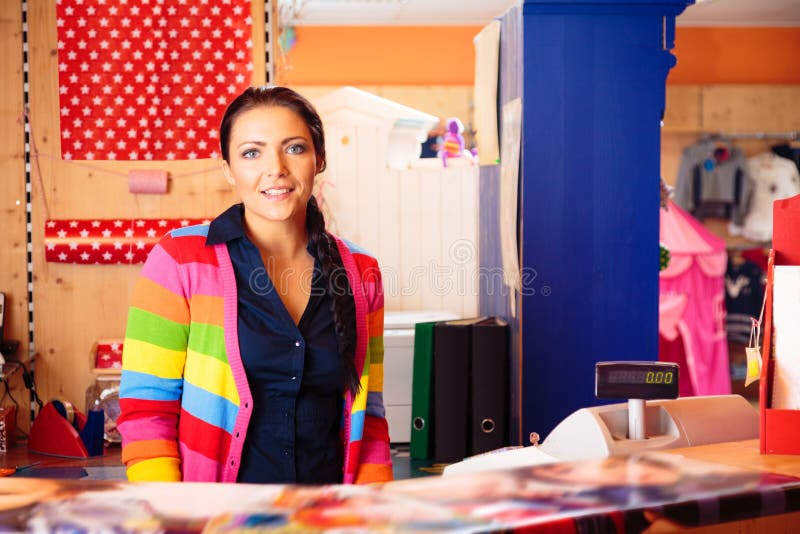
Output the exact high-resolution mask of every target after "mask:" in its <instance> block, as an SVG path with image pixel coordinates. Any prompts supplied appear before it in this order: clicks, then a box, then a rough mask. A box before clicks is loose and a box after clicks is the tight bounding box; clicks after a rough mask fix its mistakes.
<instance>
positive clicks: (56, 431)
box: [28, 402, 102, 458]
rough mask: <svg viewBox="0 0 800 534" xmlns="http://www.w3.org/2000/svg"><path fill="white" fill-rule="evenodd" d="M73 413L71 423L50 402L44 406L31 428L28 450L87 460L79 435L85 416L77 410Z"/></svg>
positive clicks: (87, 456)
mask: <svg viewBox="0 0 800 534" xmlns="http://www.w3.org/2000/svg"><path fill="white" fill-rule="evenodd" d="M74 413H75V420H74V423H72V422H70V421H69V420H68V419H67V418H66V417H65V416H64V415H62V414H61V413H59V411H58V410H57V409H56V407H55V406H54V404H53V403H52V402H48V403H47V404H45V405H44V407H43V408H42V409H41V410H40V411H39V415H38V416H36V420H35V421H34V422H33V425H32V426H31V433H30V436H29V437H28V449H29V450H30V451H31V452H37V453H39V454H49V455H51V456H63V457H66V458H89V456H90V454H89V452H88V451H87V450H86V445H85V444H84V443H83V440H82V439H81V436H80V434H79V432H80V430H83V427H84V426H85V425H86V416H85V415H83V413H81V412H79V411H78V410H75V412H74ZM100 455H102V453H101V454H100Z"/></svg>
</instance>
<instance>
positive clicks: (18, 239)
mask: <svg viewBox="0 0 800 534" xmlns="http://www.w3.org/2000/svg"><path fill="white" fill-rule="evenodd" d="M0 79H2V80H3V81H4V85H5V87H4V91H3V95H2V97H0V121H2V128H0V175H2V176H3V177H4V179H3V180H0V228H2V229H3V231H2V232H0V250H2V254H0V291H2V292H3V293H5V315H4V325H3V326H4V334H3V337H4V338H5V339H6V340H15V341H19V342H20V345H19V347H18V349H17V352H16V353H15V354H14V357H16V358H18V359H22V360H23V361H25V360H26V359H27V355H28V349H29V346H28V267H27V265H28V260H27V230H26V211H25V207H26V199H25V137H24V129H23V123H22V122H21V119H22V111H23V108H22V103H23V73H22V9H21V7H20V4H19V2H3V3H2V5H0ZM9 358H10V357H9ZM13 371H14V368H13V367H12V366H11V365H8V366H6V367H5V368H4V373H6V374H9V373H12V372H13ZM21 376H22V375H21V373H19V372H16V373H14V374H12V375H11V378H10V379H9V384H10V385H11V391H10V394H11V395H12V396H13V398H14V399H15V400H16V401H17V402H18V403H19V411H18V412H17V414H18V415H17V426H18V427H19V428H20V429H21V430H23V431H25V432H27V431H28V430H29V427H30V422H29V420H30V416H29V414H30V410H29V409H28V398H29V397H28V393H27V391H26V390H25V388H24V385H23V382H22V380H21ZM3 404H4V405H5V404H9V401H8V400H6V401H5V402H4V403H3Z"/></svg>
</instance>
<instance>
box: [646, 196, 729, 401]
mask: <svg viewBox="0 0 800 534" xmlns="http://www.w3.org/2000/svg"><path fill="white" fill-rule="evenodd" d="M660 238H661V242H662V243H663V244H664V245H666V247H667V248H668V249H669V251H670V255H671V260H670V262H669V266H668V267H667V268H666V269H664V270H663V271H661V273H660V275H659V278H660V280H659V325H658V333H659V336H658V337H659V360H661V361H667V362H676V363H678V364H680V366H681V376H680V378H681V379H680V395H681V396H682V397H683V396H690V395H722V394H727V393H730V392H731V380H730V369H729V360H728V343H727V339H726V335H725V286H724V279H725V269H726V267H727V262H728V255H727V252H726V250H725V242H724V241H723V240H722V239H720V238H719V237H717V236H715V235H714V234H712V233H711V232H709V231H708V230H707V229H706V228H705V227H704V226H703V225H702V224H701V223H700V222H699V221H697V220H696V219H695V218H694V217H692V216H691V215H689V214H688V213H686V212H685V211H684V210H682V209H681V208H680V207H678V206H677V205H675V204H674V203H673V202H672V201H670V202H669V209H668V210H664V209H662V210H661V236H660Z"/></svg>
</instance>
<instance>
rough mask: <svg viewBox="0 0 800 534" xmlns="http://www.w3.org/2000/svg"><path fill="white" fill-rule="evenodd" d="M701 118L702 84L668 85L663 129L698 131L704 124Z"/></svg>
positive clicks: (668, 130)
mask: <svg viewBox="0 0 800 534" xmlns="http://www.w3.org/2000/svg"><path fill="white" fill-rule="evenodd" d="M701 120H702V113H701V88H700V86H698V85H668V86H667V97H666V105H665V108H664V130H663V131H665V132H687V131H688V132H696V131H698V130H700V128H701V126H702V124H701Z"/></svg>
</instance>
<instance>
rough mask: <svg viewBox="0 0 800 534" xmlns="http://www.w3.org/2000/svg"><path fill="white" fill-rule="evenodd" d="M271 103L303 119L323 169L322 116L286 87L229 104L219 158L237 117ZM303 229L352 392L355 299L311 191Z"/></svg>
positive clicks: (225, 154) (249, 93)
mask: <svg viewBox="0 0 800 534" xmlns="http://www.w3.org/2000/svg"><path fill="white" fill-rule="evenodd" d="M271 106H279V107H284V108H287V109H290V110H292V111H293V112H294V113H296V114H297V115H298V116H299V117H300V118H302V119H303V121H304V122H305V123H306V126H308V130H309V132H310V133H311V141H312V143H313V144H314V152H315V153H316V155H317V171H318V172H322V171H324V170H325V166H326V163H327V162H326V159H325V132H324V131H323V128H322V119H320V117H319V114H318V113H317V111H316V110H315V109H314V106H312V105H311V103H310V102H309V101H308V100H306V99H305V98H303V97H302V96H301V95H300V94H298V93H296V92H295V91H292V90H291V89H289V88H286V87H271V86H261V87H248V88H247V89H245V91H244V92H243V93H242V94H240V95H239V96H238V97H236V98H235V99H234V100H233V102H231V103H230V105H228V109H226V110H225V115H224V116H223V117H222V123H221V124H220V127H219V141H220V149H221V151H222V158H223V159H224V160H225V161H227V162H228V163H230V146H229V144H230V135H231V129H232V128H233V125H234V123H235V122H236V119H237V118H238V117H239V116H240V115H241V114H242V113H245V112H247V111H250V110H252V109H255V108H259V107H271ZM306 231H307V232H308V242H309V245H310V246H311V248H312V250H314V253H315V256H316V258H317V260H319V263H320V266H321V268H322V275H323V277H324V278H325V280H326V282H327V293H328V295H330V297H331V301H332V303H333V305H332V310H333V316H334V323H335V325H336V340H337V342H338V348H339V354H340V355H341V356H342V359H343V363H344V371H345V376H344V383H345V386H346V388H347V389H349V390H350V391H351V392H352V393H353V394H355V393H356V392H357V391H358V388H359V380H358V372H357V371H356V368H355V352H356V351H355V347H356V314H355V309H356V306H355V300H354V299H353V292H352V290H351V288H350V282H349V280H348V279H347V272H346V271H345V269H344V264H343V263H342V257H341V255H340V254H339V249H338V247H337V246H336V241H335V240H334V238H333V236H331V235H330V234H329V233H328V232H327V231H326V230H325V218H324V217H323V215H322V211H321V210H320V209H319V206H318V205H317V201H316V199H315V198H314V196H313V195H312V196H311V198H310V199H309V200H308V206H307V208H306Z"/></svg>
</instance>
